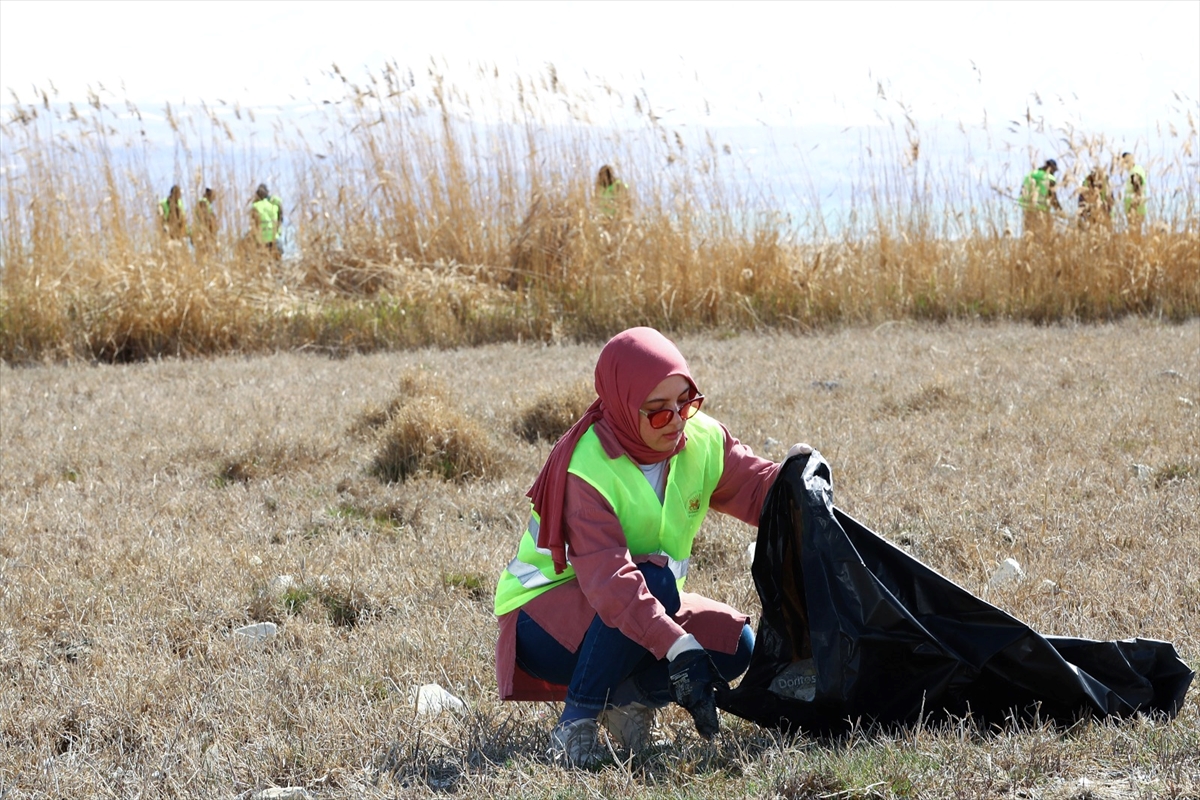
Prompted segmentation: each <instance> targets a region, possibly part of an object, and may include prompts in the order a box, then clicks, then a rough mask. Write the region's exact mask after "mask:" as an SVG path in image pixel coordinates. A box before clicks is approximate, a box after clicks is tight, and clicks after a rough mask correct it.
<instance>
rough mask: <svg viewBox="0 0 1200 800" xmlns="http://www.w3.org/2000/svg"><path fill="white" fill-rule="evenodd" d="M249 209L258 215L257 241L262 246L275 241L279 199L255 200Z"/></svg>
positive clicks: (277, 226)
mask: <svg viewBox="0 0 1200 800" xmlns="http://www.w3.org/2000/svg"><path fill="white" fill-rule="evenodd" d="M251 208H253V209H254V212H255V213H256V214H258V224H259V229H258V240H259V241H260V242H262V243H263V244H270V243H271V242H273V241H275V233H276V232H277V230H278V228H279V198H277V197H272V198H270V199H263V200H255V201H254V204H253V205H252V206H251Z"/></svg>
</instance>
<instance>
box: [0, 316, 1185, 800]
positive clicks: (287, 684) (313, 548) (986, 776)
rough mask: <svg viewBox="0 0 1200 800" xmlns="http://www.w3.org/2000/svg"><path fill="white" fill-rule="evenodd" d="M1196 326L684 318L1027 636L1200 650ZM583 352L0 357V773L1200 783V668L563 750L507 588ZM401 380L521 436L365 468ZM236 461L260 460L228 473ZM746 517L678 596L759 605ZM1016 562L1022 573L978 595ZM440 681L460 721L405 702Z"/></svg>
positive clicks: (772, 435)
mask: <svg viewBox="0 0 1200 800" xmlns="http://www.w3.org/2000/svg"><path fill="white" fill-rule="evenodd" d="M1198 343H1200V323H1197V322H1196V321H1195V320H1192V321H1188V322H1185V323H1182V324H1163V323H1159V322H1153V321H1148V320H1143V319H1128V320H1124V321H1122V322H1119V323H1116V324H1101V325H1087V326H1080V325H1073V324H1068V325H1047V326H1036V327H1035V326H1028V325H1017V324H1010V323H996V324H973V325H966V324H962V323H954V322H952V323H949V324H946V325H936V326H935V325H930V324H927V323H912V322H904V321H897V322H892V323H888V324H883V325H878V326H874V327H839V328H836V329H833V330H830V331H828V332H825V333H821V334H811V335H803V336H796V335H791V334H782V333H774V334H740V335H736V334H735V335H724V336H712V335H697V336H685V337H682V338H681V339H680V344H681V347H682V349H683V351H684V353H685V354H686V355H687V356H688V358H689V360H690V363H691V366H692V368H693V372H694V374H695V376H696V379H697V381H698V383H699V385H700V386H701V387H702V389H703V390H704V392H705V395H706V396H707V397H708V401H707V404H706V410H707V411H710V413H712V414H713V415H714V416H715V417H716V418H717V419H720V420H721V421H723V422H725V423H726V424H727V425H728V426H729V427H730V428H731V430H733V431H734V433H735V434H737V435H738V436H739V437H741V438H742V439H743V440H744V441H746V442H747V443H749V444H750V445H751V446H753V447H754V448H755V449H756V451H759V452H762V453H765V454H766V455H768V456H772V457H776V458H779V457H782V455H783V453H784V450H785V448H786V447H787V445H788V444H790V443H791V442H794V441H797V440H805V441H809V442H811V443H812V444H813V445H814V446H815V447H817V448H818V449H819V450H821V451H822V452H823V453H824V454H825V455H826V456H827V458H828V459H829V460H830V462H831V464H832V466H833V470H834V485H835V498H836V500H837V502H838V504H839V505H840V506H841V507H842V508H844V509H845V510H847V511H848V512H849V513H851V514H853V515H855V516H856V517H858V518H859V519H862V520H863V521H865V522H866V523H867V524H869V525H871V526H872V527H873V528H875V529H876V530H877V531H879V532H880V533H882V534H884V535H886V536H888V537H889V538H890V539H891V540H893V541H895V542H897V543H899V544H900V545H901V546H903V547H905V548H907V549H909V550H910V551H912V552H914V553H915V554H916V555H918V556H919V557H920V558H922V559H923V560H925V561H926V562H927V563H929V564H930V565H931V566H933V567H934V568H936V569H938V570H940V571H941V572H943V573H944V574H946V575H948V576H949V577H950V578H952V579H953V580H955V581H957V582H959V583H960V584H962V585H963V586H965V587H966V588H968V589H969V590H971V591H973V592H975V593H977V594H984V595H986V596H987V598H988V599H989V600H990V601H992V602H994V603H996V604H998V605H999V606H1000V607H1002V608H1004V609H1006V610H1008V611H1010V612H1012V613H1013V614H1015V615H1016V616H1018V617H1020V618H1022V619H1024V620H1026V621H1027V622H1029V623H1030V624H1032V625H1033V626H1034V627H1035V628H1036V629H1038V630H1040V631H1043V632H1046V633H1056V634H1066V635H1078V636H1085V637H1092V638H1100V639H1108V638H1117V637H1126V636H1145V637H1153V638H1159V639H1167V640H1171V641H1173V642H1175V644H1176V646H1177V647H1178V648H1179V650H1180V653H1181V654H1182V656H1183V657H1184V659H1185V660H1187V661H1188V663H1189V664H1191V665H1192V666H1193V668H1195V667H1198V666H1200V631H1198V630H1197V628H1196V620H1197V619H1198V618H1200V588H1198V587H1200V580H1197V576H1200V500H1198V499H1197V498H1198V497H1200V492H1198V491H1197V486H1200V460H1198V457H1197V453H1200V347H1198V346H1197V345H1198ZM596 352H597V348H596V347H595V346H594V345H573V344H560V345H551V346H546V345H543V344H540V343H525V344H515V343H507V344H496V345H488V346H484V347H479V348H463V349H457V350H438V349H414V350H410V351H404V352H393V353H375V354H369V355H350V356H349V357H346V358H342V359H331V358H327V357H323V356H320V355H315V354H304V353H282V354H276V355H272V356H269V357H254V358H243V357H229V358H215V359H210V360H190V361H188V360H176V359H164V360H154V361H150V362H145V363H137V364H127V365H115V366H113V365H107V366H104V365H102V366H88V365H84V364H64V365H52V366H39V367H28V368H20V369H14V368H12V367H8V366H0V474H2V475H3V480H2V481H0V617H2V618H3V619H4V620H5V622H4V623H3V625H0V795H5V796H12V797H29V798H58V797H148V796H157V797H216V798H234V797H248V796H249V795H250V794H251V793H252V792H254V791H257V790H259V789H262V788H265V787H268V786H271V785H281V786H285V785H292V786H303V787H306V788H307V789H308V790H309V791H310V792H311V794H312V797H314V798H350V797H368V798H376V797H377V798H385V797H388V798H391V797H419V796H431V795H436V794H441V793H445V792H450V791H453V792H457V794H458V796H464V797H490V796H496V797H513V798H518V797H578V798H583V797H597V796H612V797H652V798H664V800H665V798H673V799H674V798H706V797H714V796H720V797H762V798H776V797H784V798H794V799H798V798H807V797H821V796H837V797H846V798H859V799H860V800H865V799H866V798H888V799H889V800H890V799H891V798H914V797H921V798H964V797H970V798H1017V797H1025V798H1035V797H1036V798H1054V799H1055V800H1082V799H1083V798H1096V797H1105V798H1107V797H1136V798H1145V799H1146V800H1150V798H1163V797H1174V798H1194V797H1197V796H1198V793H1200V781H1198V780H1197V777H1196V776H1197V775H1200V755H1197V754H1198V753H1200V702H1197V697H1198V695H1197V690H1196V689H1195V688H1193V691H1192V693H1191V694H1190V695H1189V697H1188V698H1187V700H1186V702H1185V705H1184V708H1183V710H1182V711H1181V713H1180V715H1179V717H1178V718H1177V719H1176V720H1174V721H1173V722H1170V723H1164V722H1161V721H1154V720H1133V721H1129V722H1125V723H1120V724H1094V723H1093V724H1084V725H1081V726H1079V727H1077V728H1075V729H1073V730H1071V731H1069V732H1060V731H1055V730H1053V729H1050V728H1046V727H1042V726H1037V725H1031V726H1025V727H1022V728H1021V729H1019V730H1015V731H1009V732H1005V733H998V734H982V733H980V732H977V731H974V730H972V729H971V728H970V727H969V726H954V725H951V726H949V727H947V728H944V729H915V730H905V731H896V732H871V731H860V732H857V733H855V734H854V735H852V736H849V737H847V738H844V739H838V740H833V741H825V742H818V741H812V740H809V739H807V738H805V737H803V736H801V737H798V738H795V739H780V738H778V737H776V736H774V735H771V734H770V733H768V732H764V731H761V730H758V729H756V728H754V727H753V726H751V725H749V724H746V723H741V722H738V721H737V720H735V719H732V718H730V717H725V722H726V726H727V731H726V733H725V735H724V736H723V737H722V739H721V740H720V741H719V742H718V743H717V744H715V745H712V746H709V745H706V744H704V743H703V742H701V741H700V740H699V739H698V738H697V737H696V736H695V735H694V733H693V732H692V730H691V727H690V724H689V723H688V720H687V717H686V714H683V715H681V714H678V713H675V712H674V711H672V712H671V713H668V714H666V715H665V716H664V718H663V723H664V730H665V733H666V734H667V736H668V737H669V738H670V739H671V740H672V744H671V745H670V746H669V747H666V748H664V749H662V750H658V751H655V752H651V753H650V754H648V755H647V756H646V757H645V758H642V759H639V760H637V761H635V762H633V763H631V764H629V765H615V766H609V767H606V768H604V769H602V770H600V771H598V772H596V773H587V772H582V773H580V772H572V771H564V770H561V769H559V768H557V767H554V766H551V765H550V764H549V763H548V762H547V761H546V759H545V756H544V748H545V741H546V736H547V733H548V731H549V728H550V726H551V724H552V723H553V719H554V709H552V708H549V707H547V706H543V705H538V704H500V703H499V702H498V701H497V700H496V697H495V689H494V682H493V677H492V652H493V647H494V643H495V623H494V620H493V617H492V615H491V597H490V592H491V590H492V587H493V582H494V580H495V578H496V576H497V575H498V573H499V571H500V569H501V568H502V566H503V565H504V564H505V563H506V562H507V560H508V559H509V558H510V557H511V555H512V552H513V549H514V547H515V545H516V541H517V537H518V535H519V532H520V530H521V529H522V527H523V525H524V522H525V516H526V513H527V505H526V502H527V501H526V499H525V497H524V492H525V490H526V489H527V488H528V486H529V484H530V483H531V482H532V480H533V477H534V475H535V474H536V471H537V469H538V468H539V467H540V466H541V463H542V460H543V459H544V458H545V456H546V454H547V453H548V451H549V447H550V442H549V441H547V440H546V439H539V440H538V441H536V442H535V443H530V442H528V441H526V440H525V439H523V438H522V437H521V436H519V435H517V434H516V433H514V432H513V425H514V423H516V422H517V420H518V419H520V418H521V416H522V415H523V414H524V413H525V412H526V410H527V409H528V408H529V405H530V403H531V399H533V398H536V397H538V396H539V395H540V394H541V393H542V392H543V391H554V389H555V387H562V386H570V385H572V384H573V383H574V382H577V381H583V380H586V379H587V378H588V376H589V375H590V373H591V369H592V366H593V364H594V359H595V356H596ZM414 375H415V376H422V375H436V378H437V381H439V382H442V383H443V385H444V386H445V387H446V390H447V391H448V392H449V394H448V395H447V396H448V398H449V402H450V403H451V404H452V405H453V406H454V407H455V408H456V409H457V410H458V411H460V412H461V413H462V414H463V415H465V416H466V417H467V418H469V419H471V420H474V421H475V422H476V423H477V424H478V425H479V426H480V427H481V429H483V430H484V431H485V432H486V433H487V434H488V435H489V436H494V437H495V438H496V441H498V442H501V443H502V445H503V448H504V450H505V451H506V453H507V454H508V455H509V457H510V458H511V461H510V462H509V463H507V465H505V466H504V467H503V469H501V470H500V471H495V472H490V473H488V474H486V475H485V476H483V478H482V479H479V480H469V481H464V482H446V481H443V480H440V479H437V478H435V477H430V476H424V477H415V478H413V479H410V480H407V481H405V482H403V483H387V482H382V481H379V480H377V479H376V478H373V477H371V476H370V474H369V470H370V463H371V460H372V458H373V454H374V447H375V443H374V441H373V440H372V439H371V438H370V437H364V436H363V435H362V428H361V422H362V420H363V415H364V414H366V413H367V412H369V410H370V409H377V410H378V409H387V408H388V407H389V404H390V403H391V401H392V400H393V399H395V398H396V397H397V396H398V395H400V394H401V393H402V391H401V390H402V388H403V386H404V385H405V380H407V379H405V378H404V377H403V376H414ZM233 463H236V464H243V465H252V466H253V468H247V469H246V470H245V474H244V476H243V478H239V479H237V480H230V479H229V478H228V477H227V474H226V473H227V471H228V467H229V465H230V464H233ZM1139 464H1140V465H1142V466H1143V469H1142V470H1141V473H1142V474H1141V475H1140V476H1139V474H1138V469H1137V467H1136V465H1139ZM752 537H753V531H752V529H750V528H748V527H747V526H745V525H743V524H741V523H738V522H731V521H730V520H728V519H720V518H713V519H711V520H709V522H708V523H706V526H705V529H704V530H703V531H702V532H701V538H700V546H699V547H698V548H697V564H696V567H695V569H694V570H693V573H692V575H691V576H690V577H689V588H691V589H693V590H695V591H700V592H705V593H708V594H710V595H712V596H714V597H717V598H720V599H722V600H725V601H728V602H731V603H733V604H735V605H738V606H740V607H742V608H744V609H746V610H748V611H750V612H752V613H753V612H755V611H756V609H757V599H756V595H755V593H754V589H753V584H752V581H751V578H750V575H749V570H748V565H747V564H746V562H745V560H744V555H743V554H744V550H745V547H746V544H747V543H748V542H749V541H750V540H751V539H752ZM1006 557H1013V558H1016V559H1017V560H1018V561H1019V562H1020V563H1021V564H1022V565H1023V567H1024V568H1025V570H1026V572H1027V575H1028V578H1027V579H1026V580H1024V581H1022V582H1019V583H1015V584H1012V585H1009V586H1005V587H1002V588H999V589H995V590H988V589H987V588H986V586H987V578H988V576H989V574H990V572H991V570H992V568H993V567H994V566H995V565H996V564H997V563H998V562H999V561H1000V560H1002V559H1004V558H1006ZM282 576H290V582H289V581H283V580H281V579H282ZM1047 580H1049V581H1053V582H1054V584H1055V587H1054V588H1050V587H1048V586H1044V585H1043V581H1047ZM264 619H266V620H273V621H276V622H278V623H279V626H280V627H279V634H278V636H277V637H276V638H275V639H274V640H272V641H270V642H268V643H266V644H265V645H263V646H259V647H253V646H245V645H243V644H239V643H238V641H237V640H236V639H235V638H234V637H232V636H231V631H232V630H233V629H234V628H236V627H238V626H240V625H244V624H246V623H249V622H254V621H261V620H264ZM429 682H436V683H439V684H441V685H442V686H444V687H446V688H447V689H449V690H450V691H452V692H453V693H454V694H456V695H458V696H459V697H461V698H463V699H464V700H465V701H466V702H467V703H468V705H469V707H470V711H469V713H468V714H467V715H465V716H462V717H459V716H455V715H453V714H446V715H439V716H433V717H417V716H416V715H415V709H414V701H413V697H412V695H411V690H412V689H413V688H414V687H415V686H417V685H419V684H423V683H429ZM1081 781H1090V782H1091V783H1082V782H1081Z"/></svg>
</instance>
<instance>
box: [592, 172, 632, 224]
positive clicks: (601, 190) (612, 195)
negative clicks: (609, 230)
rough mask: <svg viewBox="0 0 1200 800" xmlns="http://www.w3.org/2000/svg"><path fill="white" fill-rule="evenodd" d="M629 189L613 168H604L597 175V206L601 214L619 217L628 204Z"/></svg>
mask: <svg viewBox="0 0 1200 800" xmlns="http://www.w3.org/2000/svg"><path fill="white" fill-rule="evenodd" d="M627 188H628V187H626V186H625V182H624V181H622V180H620V179H619V178H618V177H617V174H616V173H615V172H614V171H613V168H612V167H611V166H609V165H608V164H605V165H604V166H602V167H601V168H600V172H599V173H597V175H596V206H597V208H599V209H600V213H601V214H603V215H604V216H606V217H610V218H613V217H616V216H618V215H619V214H620V213H621V212H622V210H624V208H625V205H626V202H627V197H626V189H627Z"/></svg>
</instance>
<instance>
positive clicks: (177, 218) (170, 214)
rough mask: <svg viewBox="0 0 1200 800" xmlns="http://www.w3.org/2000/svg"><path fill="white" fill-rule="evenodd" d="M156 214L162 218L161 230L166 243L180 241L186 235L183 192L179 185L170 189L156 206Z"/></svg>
mask: <svg viewBox="0 0 1200 800" xmlns="http://www.w3.org/2000/svg"><path fill="white" fill-rule="evenodd" d="M158 213H159V216H161V217H162V230H163V233H164V234H166V237H167V240H168V241H173V242H177V241H182V240H183V238H184V236H185V235H186V234H187V223H186V222H185V220H186V219H187V218H186V216H185V215H184V209H183V191H182V190H181V189H180V188H179V184H175V185H174V186H172V187H171V191H170V192H168V193H167V196H166V197H165V198H163V200H162V202H160V203H159V204H158Z"/></svg>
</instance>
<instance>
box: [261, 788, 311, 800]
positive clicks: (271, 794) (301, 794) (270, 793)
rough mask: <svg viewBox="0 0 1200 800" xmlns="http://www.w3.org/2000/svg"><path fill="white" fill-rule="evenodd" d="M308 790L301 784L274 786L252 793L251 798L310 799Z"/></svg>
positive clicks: (269, 799)
mask: <svg viewBox="0 0 1200 800" xmlns="http://www.w3.org/2000/svg"><path fill="white" fill-rule="evenodd" d="M308 796H309V795H308V791H307V790H305V789H304V788H303V787H301V786H272V787H271V788H270V789H263V790H262V791H261V792H255V793H254V794H252V795H250V798H251V800H308Z"/></svg>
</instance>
